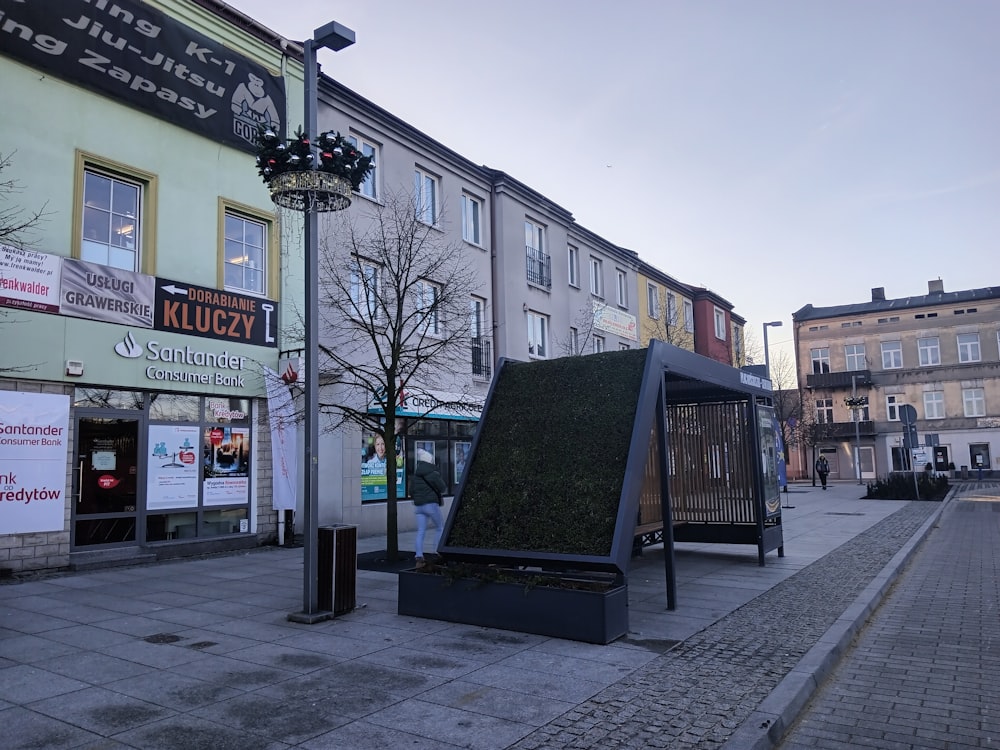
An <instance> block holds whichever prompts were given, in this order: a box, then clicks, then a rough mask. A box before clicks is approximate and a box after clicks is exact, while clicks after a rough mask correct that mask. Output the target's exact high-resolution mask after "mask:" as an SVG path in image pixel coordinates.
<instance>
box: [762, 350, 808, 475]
mask: <svg viewBox="0 0 1000 750" xmlns="http://www.w3.org/2000/svg"><path fill="white" fill-rule="evenodd" d="M770 366H771V384H772V387H773V388H774V391H773V396H772V400H773V403H774V413H775V415H776V416H777V418H778V426H779V428H780V430H781V439H782V440H783V441H784V445H785V461H786V462H787V461H788V457H789V453H790V450H791V446H793V445H796V444H797V443H798V442H799V434H798V430H799V427H800V425H801V424H802V422H803V415H804V412H805V404H804V402H803V391H801V390H800V389H799V388H798V384H797V376H796V372H795V363H794V361H793V360H792V357H791V355H789V353H788V352H786V351H779V352H778V353H777V354H775V356H774V357H773V358H772V359H771V361H770Z"/></svg>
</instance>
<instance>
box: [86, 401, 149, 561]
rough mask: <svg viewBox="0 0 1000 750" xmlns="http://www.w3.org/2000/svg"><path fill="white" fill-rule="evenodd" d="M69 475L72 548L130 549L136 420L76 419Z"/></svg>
mask: <svg viewBox="0 0 1000 750" xmlns="http://www.w3.org/2000/svg"><path fill="white" fill-rule="evenodd" d="M73 473H74V477H73V484H74V487H73V489H74V494H73V526H72V528H73V537H72V539H71V542H70V543H71V545H72V546H73V547H76V548H79V547H90V546H93V545H114V544H125V543H130V544H134V543H135V542H136V500H137V498H136V488H137V486H138V479H139V476H140V474H139V417H138V416H120V417H109V416H107V415H106V414H105V415H102V416H100V417H96V416H80V417H77V422H76V466H75V467H74V472H73Z"/></svg>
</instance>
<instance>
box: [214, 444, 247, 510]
mask: <svg viewBox="0 0 1000 750" xmlns="http://www.w3.org/2000/svg"><path fill="white" fill-rule="evenodd" d="M202 462H203V470H204V473H205V482H204V494H203V501H204V504H205V505H234V504H238V503H245V502H247V499H248V497H249V489H250V478H249V477H250V430H249V429H248V428H246V427H232V426H230V425H215V426H214V427H207V428H206V429H205V434H204V438H203V440H202Z"/></svg>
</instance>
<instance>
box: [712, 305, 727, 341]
mask: <svg viewBox="0 0 1000 750" xmlns="http://www.w3.org/2000/svg"><path fill="white" fill-rule="evenodd" d="M715 338H717V339H719V340H721V341H725V340H726V312H725V310H721V309H719V308H718V307H717V308H715Z"/></svg>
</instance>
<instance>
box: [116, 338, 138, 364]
mask: <svg viewBox="0 0 1000 750" xmlns="http://www.w3.org/2000/svg"><path fill="white" fill-rule="evenodd" d="M115 354H117V355H118V356H119V357H125V358H127V359H135V358H136V357H141V356H142V347H141V346H139V345H138V344H137V343H135V336H133V335H132V332H131V331H129V332H128V333H126V334H125V338H124V339H122V340H121V341H119V342H118V343H117V344H115Z"/></svg>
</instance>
